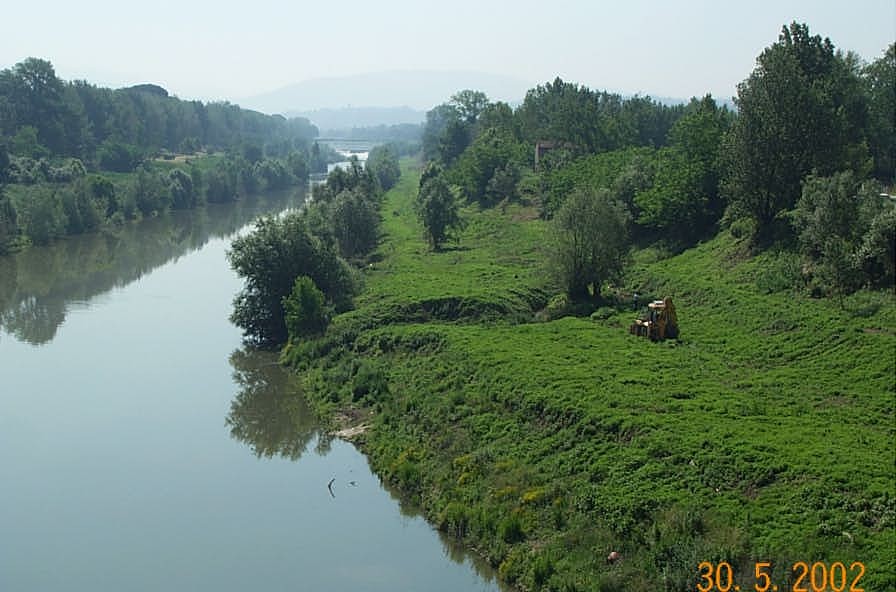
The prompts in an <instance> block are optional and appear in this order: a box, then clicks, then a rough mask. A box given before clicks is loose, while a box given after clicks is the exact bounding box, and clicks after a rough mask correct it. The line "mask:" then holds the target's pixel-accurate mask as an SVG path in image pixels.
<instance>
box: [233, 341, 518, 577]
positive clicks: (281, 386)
mask: <svg viewBox="0 0 896 592" xmlns="http://www.w3.org/2000/svg"><path fill="white" fill-rule="evenodd" d="M230 365H231V367H232V368H233V379H234V382H235V383H236V384H237V386H238V388H239V392H238V393H237V395H236V396H235V397H234V399H233V401H232V402H231V404H230V413H229V414H228V416H227V419H226V423H227V426H228V427H229V428H230V435H231V436H232V437H233V438H234V439H235V440H237V441H239V442H242V443H243V444H245V445H246V446H248V447H249V449H250V450H251V451H252V453H253V454H254V455H255V456H257V457H258V458H274V457H282V458H286V459H290V460H293V461H296V460H299V459H300V458H301V457H302V454H303V453H304V452H305V451H306V450H308V448H309V447H311V448H313V449H314V450H315V452H316V453H317V454H318V455H321V456H325V455H326V454H327V453H328V452H329V451H330V447H331V445H332V444H333V441H332V440H331V439H330V438H329V437H327V436H326V435H325V434H323V433H322V432H320V431H319V425H318V423H317V421H316V420H315V418H314V414H313V412H312V411H311V409H310V408H309V407H308V405H307V403H306V402H305V399H304V397H303V396H302V393H301V389H300V387H299V377H298V376H297V375H295V374H293V373H292V372H289V371H288V370H286V369H284V368H283V367H282V366H280V365H279V364H278V363H277V354H275V353H272V352H265V351H258V350H252V349H247V348H241V349H238V350H236V351H234V352H233V354H231V356H230ZM337 442H338V441H337ZM338 446H345V444H344V443H338ZM365 465H366V463H365ZM367 470H369V466H368V467H367ZM332 474H333V475H338V478H334V481H337V485H336V487H337V488H339V489H340V491H339V492H337V493H336V494H335V495H333V492H332V490H331V491H330V495H331V496H333V497H334V499H335V498H339V499H341V497H340V494H341V492H342V491H344V488H345V487H352V486H354V485H355V482H354V481H349V479H361V478H362V477H361V475H360V474H359V473H357V472H356V473H354V474H351V473H349V474H346V473H345V472H344V470H342V471H340V469H339V468H338V467H334V469H333V473H332ZM373 478H374V479H375V480H376V482H377V485H378V487H376V489H383V490H385V491H386V492H387V493H388V496H389V497H390V498H391V499H392V500H394V501H395V502H397V505H398V510H399V513H400V515H401V516H403V517H404V518H405V519H407V520H422V515H423V514H422V512H421V510H420V508H419V507H418V506H416V505H414V504H413V503H411V502H410V501H409V500H408V499H407V498H405V497H403V496H402V495H401V494H400V492H398V490H396V489H394V488H393V487H391V486H389V485H388V484H386V483H385V482H383V481H381V480H379V479H378V478H376V477H373ZM325 483H326V481H325V480H324V479H323V478H321V481H320V483H319V484H318V486H319V487H320V488H321V489H322V490H323V488H324V484H325ZM331 484H332V481H331ZM360 489H365V488H362V487H359V490H360ZM355 494H356V495H361V496H362V497H363V496H374V495H376V494H375V493H374V492H372V491H369V490H367V489H365V491H364V492H361V491H357V492H355ZM365 499H367V500H368V502H369V500H370V499H371V498H369V497H368V498H365ZM438 536H439V540H440V541H441V547H442V552H443V554H444V556H445V557H447V558H448V559H450V560H451V562H453V563H454V564H457V565H469V566H471V567H472V568H473V570H474V571H475V572H476V573H477V574H479V576H480V577H481V578H482V581H483V583H482V589H483V590H485V589H488V590H504V591H506V592H510V591H511V590H513V588H510V587H508V586H504V585H501V584H500V583H499V582H498V581H497V578H496V574H495V571H494V569H493V568H492V567H491V566H490V565H489V563H488V562H487V561H486V560H485V559H483V558H482V557H480V556H478V555H475V554H470V553H469V552H468V551H467V550H466V549H465V548H464V547H463V545H461V544H460V542H459V541H457V540H456V539H454V538H452V537H450V536H447V535H446V534H444V533H442V532H438Z"/></svg>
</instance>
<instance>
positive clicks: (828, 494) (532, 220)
mask: <svg viewBox="0 0 896 592" xmlns="http://www.w3.org/2000/svg"><path fill="white" fill-rule="evenodd" d="M418 179H419V171H416V170H414V169H413V167H412V166H410V165H408V163H407V162H406V163H405V168H404V170H403V174H402V177H401V180H400V181H399V184H398V185H397V186H396V188H394V189H393V190H392V191H390V192H389V193H388V194H387V195H386V198H385V201H384V203H383V206H382V208H381V213H382V216H383V232H384V236H383V239H382V242H381V245H380V247H379V249H378V251H377V256H376V257H375V258H374V262H373V263H372V265H370V266H369V267H368V269H367V270H366V272H365V288H364V290H363V292H362V294H361V295H360V296H359V297H358V300H357V306H356V308H355V310H353V311H351V312H348V313H345V314H342V315H339V316H337V317H336V318H335V319H334V320H333V322H332V324H331V326H330V328H329V329H328V331H327V334H326V335H325V336H324V337H323V338H321V339H319V340H316V341H314V342H311V343H308V344H304V345H301V346H293V347H290V348H287V349H286V350H285V351H284V355H283V359H284V361H286V362H287V363H289V364H291V365H292V366H294V367H295V368H297V369H299V370H300V371H301V372H302V376H303V379H304V380H303V382H304V386H305V389H306V393H307V396H308V397H309V400H310V401H311V404H312V405H313V406H314V407H315V409H316V410H317V412H318V413H320V414H322V415H324V416H327V417H330V418H335V417H337V413H340V414H341V415H340V417H343V418H344V417H357V416H359V414H367V413H370V414H371V415H370V416H369V417H367V416H366V415H365V417H364V420H363V423H364V424H365V425H367V426H369V427H368V428H367V429H366V430H365V431H364V432H363V433H362V434H357V435H356V437H355V438H354V440H355V441H356V442H357V443H358V444H359V446H360V447H361V449H362V450H363V451H364V452H365V453H367V455H368V456H369V458H370V460H371V464H372V466H373V467H374V469H375V470H376V472H377V473H378V474H379V475H381V476H382V477H383V478H384V479H385V480H387V481H389V482H390V483H392V484H394V485H396V486H397V487H398V488H399V489H400V490H401V491H402V492H403V493H404V494H405V495H407V496H409V497H411V498H412V499H413V501H415V502H418V503H419V504H420V506H421V507H422V508H423V510H424V511H425V513H426V515H427V517H428V518H429V519H430V520H431V521H432V522H433V523H434V524H435V525H436V526H438V527H439V528H440V529H441V530H443V531H445V532H447V533H450V534H452V535H454V536H456V537H457V538H458V539H460V540H462V541H463V543H464V544H465V545H466V546H467V547H469V548H473V549H476V550H478V551H479V552H480V553H481V554H483V555H484V556H485V557H486V558H487V559H488V560H489V561H490V562H491V563H492V564H493V565H495V566H497V567H498V568H499V573H500V574H501V576H502V577H503V578H504V579H505V580H507V581H510V582H514V583H516V584H518V585H520V586H521V587H523V588H525V589H531V590H537V589H545V590H595V589H598V590H617V589H618V590H643V591H647V590H657V589H668V590H679V589H681V590H683V589H686V588H689V589H690V588H693V586H694V585H695V583H696V582H697V581H698V576H697V565H698V564H699V563H700V562H701V561H720V560H723V559H725V560H727V561H729V562H731V564H732V565H734V568H735V571H736V572H737V573H738V574H744V578H749V577H751V576H752V575H753V569H752V565H753V564H754V562H755V561H772V562H773V563H774V569H773V572H772V577H773V581H774V582H777V583H778V585H779V586H783V585H784V584H785V582H787V581H792V579H793V577H794V576H795V574H794V573H793V571H792V565H793V563H795V562H797V561H806V562H809V563H810V564H811V563H812V562H813V561H827V562H829V563H830V562H833V561H843V562H845V563H846V565H850V564H851V563H852V562H854V561H859V562H862V563H863V564H864V565H865V566H866V568H867V570H866V573H865V575H864V576H863V579H862V580H861V582H860V583H861V584H863V585H864V587H865V589H868V590H877V589H890V588H892V587H893V585H894V580H893V574H894V567H896V564H894V560H893V557H892V553H891V551H892V548H893V546H894V544H896V536H894V515H896V501H894V500H896V483H894V475H893V468H892V458H893V455H894V437H896V432H894V428H893V417H894V416H893V408H894V398H896V393H894V390H896V389H894V383H893V376H894V373H896V367H894V366H896V361H894V359H893V355H892V353H893V351H894V348H896V306H894V301H893V296H892V294H890V293H886V292H884V293H881V292H867V291H866V292H859V293H857V294H855V295H853V296H851V297H849V298H848V299H847V300H846V302H845V307H844V308H843V309H841V308H839V307H838V303H837V302H835V301H831V300H813V299H808V298H805V297H802V296H794V295H791V294H788V293H784V292H779V293H773V294H765V293H763V292H762V291H760V290H759V289H758V288H757V278H759V277H760V276H761V275H762V274H764V273H766V272H767V270H768V269H769V268H770V267H771V266H772V263H773V261H772V260H771V257H772V256H771V255H763V256H762V257H760V258H753V257H751V256H749V255H748V254H747V251H746V249H745V246H744V244H743V243H742V242H740V241H738V240H736V239H734V238H733V237H731V236H730V235H728V234H727V233H722V234H720V235H719V236H718V237H716V238H715V239H713V240H712V241H709V242H707V243H705V244H702V245H700V246H698V247H696V248H694V249H691V250H689V251H686V252H684V253H682V254H681V255H678V256H674V257H668V258H667V257H662V256H660V255H659V254H657V253H655V252H652V251H642V252H639V253H636V254H635V261H636V263H635V265H634V266H633V268H632V269H631V271H630V273H629V275H628V278H627V280H626V286H625V288H624V289H623V290H621V292H620V293H621V294H622V295H624V294H628V293H630V292H632V291H638V292H639V293H641V294H642V295H644V297H645V298H646V297H651V296H657V297H661V296H671V297H672V298H673V300H674V301H675V303H676V306H677V308H678V315H679V321H680V324H681V327H682V338H681V340H680V341H677V342H667V343H660V344H655V343H651V342H649V341H647V340H642V339H637V338H635V337H633V336H631V335H629V334H628V331H627V326H628V324H629V323H630V322H631V319H632V318H633V315H634V313H633V311H632V310H631V305H630V301H623V302H621V303H620V304H619V306H617V307H604V308H601V309H599V310H597V311H595V312H594V313H593V314H591V315H590V316H580V317H576V316H562V314H560V313H561V312H562V310H560V309H561V308H562V303H560V302H559V300H557V299H551V296H552V295H553V294H555V293H557V292H558V291H559V290H557V289H556V287H555V286H553V285H552V284H551V282H550V280H549V279H548V278H549V277H550V274H549V273H548V271H549V270H547V269H546V268H545V266H544V264H543V261H544V260H545V257H544V250H545V249H546V244H545V243H546V240H547V237H546V226H545V223H544V222H543V221H541V220H540V219H538V216H537V212H536V209H535V208H534V207H531V206H525V205H519V204H508V205H506V206H505V207H501V206H499V207H497V208H494V209H489V210H481V211H480V210H479V209H477V208H475V207H469V208H467V209H466V210H465V211H464V216H465V217H466V219H467V221H468V225H467V227H466V229H465V230H464V231H463V233H462V234H461V237H460V240H459V242H458V244H456V245H448V246H447V247H446V248H445V249H444V250H443V251H441V252H431V251H429V250H428V248H427V245H426V243H425V241H424V239H423V232H422V229H421V227H420V225H419V223H418V221H417V219H416V217H415V214H414V210H413V201H414V197H415V194H416V190H417V184H418ZM333 423H334V424H335V423H336V421H335V420H334V421H333ZM346 423H351V422H345V421H344V420H343V421H342V422H341V424H340V425H339V426H338V427H339V428H345V427H348V426H347V425H345V424H346ZM360 423H361V422H358V423H354V424H352V425H360ZM614 551H615V552H617V553H619V555H620V556H621V559H620V560H618V561H614V562H612V563H611V562H608V560H607V557H608V555H609V554H610V553H611V552H614Z"/></svg>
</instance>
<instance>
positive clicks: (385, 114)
mask: <svg viewBox="0 0 896 592" xmlns="http://www.w3.org/2000/svg"><path fill="white" fill-rule="evenodd" d="M284 115H286V116H287V117H304V118H306V119H308V120H309V121H311V123H313V124H314V125H316V126H317V128H318V129H319V130H321V132H322V133H323V132H324V130H344V129H351V128H355V127H375V126H380V125H398V124H402V123H411V124H419V123H423V122H424V121H426V111H422V110H418V109H411V108H410V107H407V106H404V107H344V108H342V109H332V108H326V109H315V110H313V111H288V112H286V113H285V114H284Z"/></svg>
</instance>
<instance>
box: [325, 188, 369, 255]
mask: <svg viewBox="0 0 896 592" xmlns="http://www.w3.org/2000/svg"><path fill="white" fill-rule="evenodd" d="M329 212H330V216H331V219H332V228H333V236H334V238H335V239H336V243H337V244H338V245H339V252H340V254H341V255H342V256H343V257H346V258H351V257H357V256H360V255H365V254H367V253H369V252H370V251H371V250H373V248H374V247H376V240H377V229H378V228H379V216H380V215H379V212H378V211H377V208H376V202H375V201H374V198H372V197H368V196H366V195H365V194H364V193H362V191H361V190H360V189H355V190H349V189H347V190H344V191H342V192H341V193H340V194H339V195H337V196H336V197H335V198H334V200H333V203H332V205H331V207H330V208H329Z"/></svg>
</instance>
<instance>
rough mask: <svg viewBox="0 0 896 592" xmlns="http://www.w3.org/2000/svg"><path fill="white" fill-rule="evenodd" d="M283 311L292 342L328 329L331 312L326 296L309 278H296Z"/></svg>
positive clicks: (284, 301) (284, 303)
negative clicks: (328, 308)
mask: <svg viewBox="0 0 896 592" xmlns="http://www.w3.org/2000/svg"><path fill="white" fill-rule="evenodd" d="M283 310H284V313H285V320H286V331H287V334H288V337H289V340H290V341H299V340H301V339H306V338H308V337H313V336H315V335H319V334H321V333H323V332H324V330H325V329H326V328H327V323H328V322H329V311H328V310H327V306H326V304H325V302H324V294H323V292H321V291H320V290H319V289H318V288H317V286H316V285H315V284H314V280H312V279H311V278H310V277H308V276H305V275H302V276H299V277H297V278H296V281H295V284H294V285H293V287H292V292H290V294H289V296H286V297H285V298H284V299H283Z"/></svg>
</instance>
